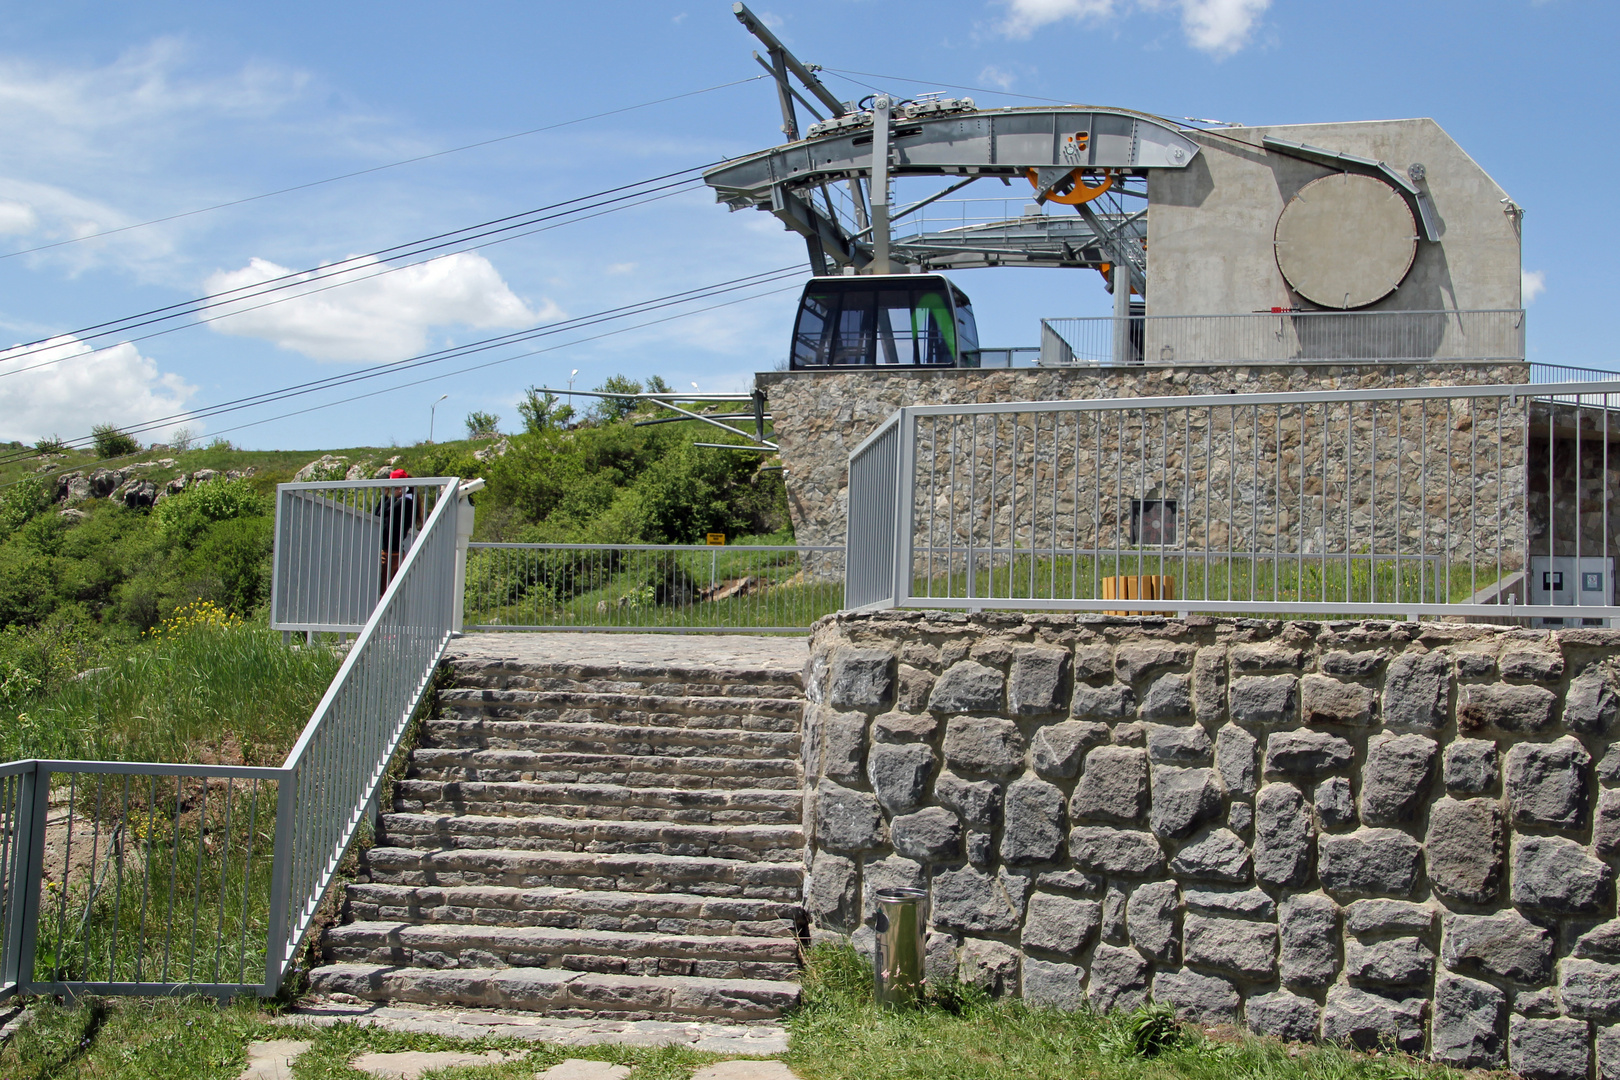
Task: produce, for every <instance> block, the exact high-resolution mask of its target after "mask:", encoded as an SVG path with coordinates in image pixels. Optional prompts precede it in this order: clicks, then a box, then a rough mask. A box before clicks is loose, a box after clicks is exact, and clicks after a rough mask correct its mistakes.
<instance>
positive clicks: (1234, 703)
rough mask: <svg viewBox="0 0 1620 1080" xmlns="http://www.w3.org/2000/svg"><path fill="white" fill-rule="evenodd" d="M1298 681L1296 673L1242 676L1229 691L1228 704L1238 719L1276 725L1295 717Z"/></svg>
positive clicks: (1238, 720) (1235, 718) (1240, 721)
mask: <svg viewBox="0 0 1620 1080" xmlns="http://www.w3.org/2000/svg"><path fill="white" fill-rule="evenodd" d="M1298 683H1299V677H1298V676H1296V675H1243V676H1239V677H1238V678H1235V679H1233V680H1232V688H1231V689H1230V690H1229V691H1227V708H1228V709H1229V710H1230V712H1231V714H1232V719H1233V720H1235V721H1236V722H1237V723H1240V724H1252V725H1255V726H1257V727H1275V726H1276V725H1278V724H1282V723H1286V722H1288V721H1290V720H1292V719H1293V718H1294V703H1295V699H1296V698H1297V697H1298V694H1297V693H1296V691H1297V688H1298Z"/></svg>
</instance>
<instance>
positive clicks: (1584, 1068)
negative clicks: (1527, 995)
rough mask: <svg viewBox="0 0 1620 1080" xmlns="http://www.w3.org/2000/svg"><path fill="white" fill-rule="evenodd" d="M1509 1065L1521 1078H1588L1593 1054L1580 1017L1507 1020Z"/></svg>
mask: <svg viewBox="0 0 1620 1080" xmlns="http://www.w3.org/2000/svg"><path fill="white" fill-rule="evenodd" d="M1508 1068H1509V1069H1511V1070H1513V1071H1514V1072H1515V1073H1517V1074H1518V1075H1519V1076H1521V1077H1523V1080H1587V1076H1588V1075H1590V1073H1591V1069H1592V1054H1591V1050H1590V1048H1589V1047H1588V1046H1587V1042H1586V1024H1585V1022H1583V1021H1580V1020H1569V1019H1559V1020H1532V1019H1530V1018H1529V1017H1525V1016H1514V1017H1512V1018H1511V1019H1509V1020H1508Z"/></svg>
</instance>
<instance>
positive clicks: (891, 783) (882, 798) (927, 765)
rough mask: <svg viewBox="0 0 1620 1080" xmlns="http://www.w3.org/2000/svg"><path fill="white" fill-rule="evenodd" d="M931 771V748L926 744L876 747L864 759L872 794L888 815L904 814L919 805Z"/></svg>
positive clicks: (925, 793)
mask: <svg viewBox="0 0 1620 1080" xmlns="http://www.w3.org/2000/svg"><path fill="white" fill-rule="evenodd" d="M933 771H934V748H933V747H932V746H929V745H928V744H927V743H878V744H877V745H876V746H874V747H872V752H871V753H870V754H868V755H867V763H866V772H867V777H868V779H870V780H871V782H872V791H873V792H874V793H876V795H877V799H878V802H879V803H881V804H882V805H883V808H884V809H885V810H887V811H888V812H889V813H891V814H904V813H907V812H908V811H910V810H913V809H915V808H916V807H918V806H920V805H922V803H923V800H924V799H925V798H926V797H927V794H928V777H929V776H930V775H931V774H932V773H933Z"/></svg>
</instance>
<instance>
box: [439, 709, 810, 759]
mask: <svg viewBox="0 0 1620 1080" xmlns="http://www.w3.org/2000/svg"><path fill="white" fill-rule="evenodd" d="M641 719H642V720H643V721H644V724H643V725H642V726H638V725H634V724H630V723H601V722H598V721H597V720H595V719H594V718H592V717H590V716H589V715H587V716H586V717H585V718H584V719H579V720H570V719H560V720H532V719H530V720H496V719H488V718H470V719H469V718H466V717H465V716H460V717H459V718H450V719H439V720H435V721H433V722H432V723H430V724H428V725H427V730H426V731H425V732H424V736H425V737H424V738H423V740H422V743H423V745H424V746H432V747H440V748H444V749H457V750H527V751H530V752H547V751H565V752H570V753H584V754H640V755H648V754H662V755H664V756H666V757H704V756H719V757H726V758H730V759H732V760H744V759H755V758H784V757H793V756H795V755H797V754H798V752H799V734H798V731H797V730H788V731H749V730H743V729H739V728H706V727H659V726H656V725H657V724H658V722H659V718H658V717H656V716H645V717H642V718H641Z"/></svg>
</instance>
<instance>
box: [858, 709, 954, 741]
mask: <svg viewBox="0 0 1620 1080" xmlns="http://www.w3.org/2000/svg"><path fill="white" fill-rule="evenodd" d="M938 731H939V717H937V716H930V715H929V714H928V713H907V712H890V713H884V714H883V715H882V716H880V717H878V718H877V719H876V720H874V721H872V738H874V739H876V740H877V741H878V742H891V743H907V742H928V741H930V740H931V739H933V737H934V735H935V733H937V732H938Z"/></svg>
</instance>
